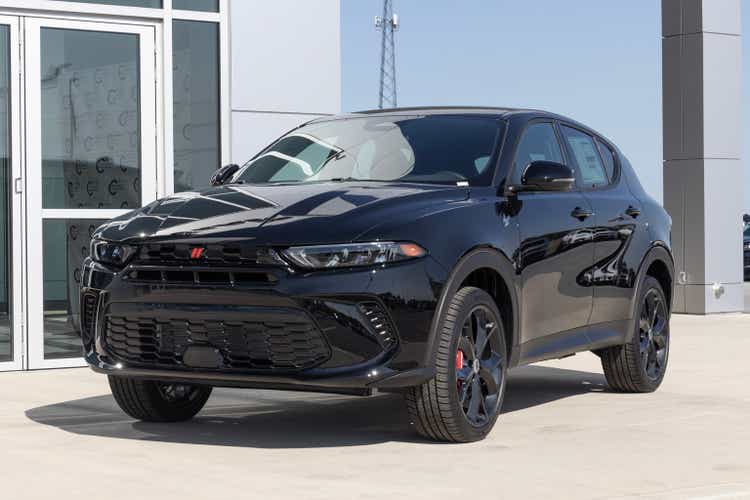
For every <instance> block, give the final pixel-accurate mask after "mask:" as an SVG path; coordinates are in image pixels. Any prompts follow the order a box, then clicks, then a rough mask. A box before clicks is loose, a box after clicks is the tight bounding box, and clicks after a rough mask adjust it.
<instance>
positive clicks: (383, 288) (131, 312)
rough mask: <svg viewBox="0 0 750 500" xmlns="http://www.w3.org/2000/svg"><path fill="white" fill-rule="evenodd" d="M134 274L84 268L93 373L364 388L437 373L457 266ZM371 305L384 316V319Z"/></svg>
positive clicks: (413, 381)
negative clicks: (435, 348)
mask: <svg viewBox="0 0 750 500" xmlns="http://www.w3.org/2000/svg"><path fill="white" fill-rule="evenodd" d="M181 269H182V268H181ZM131 271H132V269H131V268H126V269H125V270H122V271H119V272H115V271H113V270H110V269H108V268H105V267H103V266H101V265H99V264H96V263H94V262H93V261H91V260H87V261H86V262H85V263H84V273H83V281H82V283H83V286H82V289H81V305H82V316H83V317H82V324H84V325H85V326H84V328H83V335H82V337H83V340H84V352H85V359H86V361H87V362H88V364H89V365H90V366H91V368H92V369H94V371H97V372H100V373H107V374H111V375H120V376H127V377H133V378H142V379H151V380H164V381H182V382H185V383H195V384H205V385H211V386H226V387H248V388H268V389H293V390H314V391H323V392H345V393H353V394H368V393H369V392H371V391H372V390H373V389H383V390H386V389H398V388H402V387H409V386H414V385H418V384H420V383H422V382H424V381H425V380H427V379H429V378H431V377H432V376H433V375H434V368H433V366H432V360H431V359H430V356H429V354H428V351H429V345H430V325H431V322H432V316H433V314H434V311H435V308H436V306H437V301H438V297H439V294H440V290H441V289H442V284H443V283H444V282H445V280H446V279H447V273H446V271H445V270H444V269H443V268H442V266H440V265H439V264H437V262H435V261H434V260H432V259H431V258H430V257H426V258H423V259H419V260H415V261H410V262H404V263H400V264H397V265H391V266H387V267H380V268H368V269H360V270H338V271H326V272H316V273H295V272H289V271H288V270H282V269H274V270H271V271H269V272H272V274H273V275H274V279H273V280H269V281H268V282H267V283H264V284H262V285H260V284H258V285H253V284H250V285H245V286H225V285H216V284H208V283H201V284H197V283H191V284H179V283H177V284H176V283H153V282H151V283H148V282H144V281H143V280H138V279H135V280H134V279H131V278H130V277H131V276H134V274H133V273H131ZM363 304H365V305H367V307H370V308H372V307H374V308H376V310H377V311H379V315H378V316H377V318H378V319H377V321H372V316H368V313H369V312H370V311H368V309H367V308H364V307H363ZM269 315H271V317H269ZM87 318H88V319H87ZM304 318H307V319H304ZM287 320H288V321H287ZM308 322H309V323H308ZM86 325H87V326H86ZM289 325H291V326H289ZM300 325H302V326H300ZM384 325H385V326H384ZM318 336H319V338H318ZM238 339H241V342H240V344H237V342H239V341H238ZM257 339H260V340H257ZM256 340H257V342H256ZM237 345H241V348H237ZM258 349H260V350H258ZM196 353H197V355H196Z"/></svg>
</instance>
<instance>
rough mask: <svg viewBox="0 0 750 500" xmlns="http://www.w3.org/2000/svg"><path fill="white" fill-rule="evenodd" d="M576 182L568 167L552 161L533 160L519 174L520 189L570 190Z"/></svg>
mask: <svg viewBox="0 0 750 500" xmlns="http://www.w3.org/2000/svg"><path fill="white" fill-rule="evenodd" d="M575 182H576V177H575V173H574V172H573V170H572V169H571V168H570V167H567V166H565V165H563V164H561V163H555V162H553V161H534V162H531V163H529V165H528V166H527V167H526V169H524V171H523V176H521V190H522V191H570V189H571V188H572V187H573V185H574V184H575Z"/></svg>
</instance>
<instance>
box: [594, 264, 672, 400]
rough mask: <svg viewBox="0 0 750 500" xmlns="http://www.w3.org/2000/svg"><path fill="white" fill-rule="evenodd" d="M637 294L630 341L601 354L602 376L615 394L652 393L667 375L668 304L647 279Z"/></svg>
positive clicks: (653, 280)
mask: <svg viewBox="0 0 750 500" xmlns="http://www.w3.org/2000/svg"><path fill="white" fill-rule="evenodd" d="M640 290H641V291H640V292H639V294H638V303H637V304H638V307H637V309H636V316H635V326H634V328H635V332H634V334H633V336H632V339H631V340H630V341H629V342H627V343H626V344H624V345H620V346H614V347H609V348H607V349H603V350H602V351H601V359H602V367H603V368H604V376H605V377H606V379H607V383H608V384H609V386H610V387H611V388H612V389H613V390H615V391H618V392H653V391H655V390H656V389H657V388H658V387H659V386H660V385H661V383H662V380H664V375H665V373H666V371H667V361H668V360H669V303H668V302H667V299H666V297H665V295H664V290H662V288H661V285H660V284H659V282H658V281H657V280H656V279H655V278H653V277H651V276H646V278H645V279H644V280H643V283H642V284H641V287H640ZM654 312H656V314H654Z"/></svg>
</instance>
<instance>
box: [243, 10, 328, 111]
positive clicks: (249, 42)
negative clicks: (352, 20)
mask: <svg viewBox="0 0 750 500" xmlns="http://www.w3.org/2000/svg"><path fill="white" fill-rule="evenodd" d="M229 18H230V23H231V24H230V29H231V51H232V57H231V59H232V109H233V110H244V111H284V112H294V113H320V114H333V113H338V112H339V111H340V109H341V29H340V2H339V0H315V1H309V0H305V1H300V0H272V1H269V0H232V1H231V2H230V10H229Z"/></svg>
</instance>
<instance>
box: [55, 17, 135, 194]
mask: <svg viewBox="0 0 750 500" xmlns="http://www.w3.org/2000/svg"><path fill="white" fill-rule="evenodd" d="M41 42H42V46H41V61H42V66H41V73H42V81H41V87H42V122H41V127H42V183H43V184H42V190H43V198H42V200H43V201H42V205H43V207H44V208H134V207H138V206H140V200H141V186H140V171H141V151H140V149H141V133H140V112H139V110H140V106H139V101H140V86H139V84H140V79H139V75H140V71H139V68H138V64H139V48H138V35H135V34H127V33H104V32H96V31H80V30H66V29H54V28H43V29H42V38H41Z"/></svg>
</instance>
